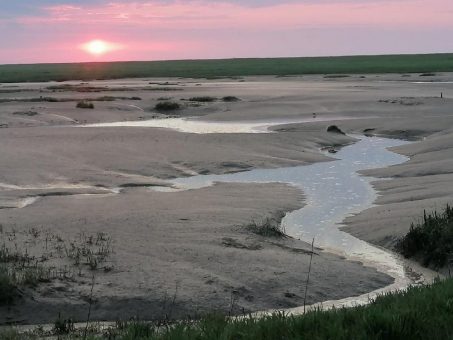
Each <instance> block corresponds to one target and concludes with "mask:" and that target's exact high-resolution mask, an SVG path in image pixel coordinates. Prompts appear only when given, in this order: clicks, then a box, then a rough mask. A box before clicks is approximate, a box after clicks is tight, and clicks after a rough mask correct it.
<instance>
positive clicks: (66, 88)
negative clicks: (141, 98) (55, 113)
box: [46, 84, 183, 93]
mask: <svg viewBox="0 0 453 340" xmlns="http://www.w3.org/2000/svg"><path fill="white" fill-rule="evenodd" d="M46 89H47V90H49V91H52V92H81V93H93V92H95V93H97V92H132V91H182V90H183V89H181V88H177V87H152V86H145V87H126V86H123V87H107V86H87V85H72V84H62V85H54V86H48V87H47V88H46Z"/></svg>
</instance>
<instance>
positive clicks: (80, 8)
mask: <svg viewBox="0 0 453 340" xmlns="http://www.w3.org/2000/svg"><path fill="white" fill-rule="evenodd" d="M19 1H20V0H19ZM32 2H33V1H32ZM58 2H59V1H52V4H47V5H46V1H45V0H43V1H41V5H38V7H37V8H36V10H34V11H30V12H26V11H23V12H21V11H19V12H15V13H14V15H12V14H11V15H8V16H0V29H1V30H2V32H3V33H2V37H1V38H0V39H1V40H2V50H1V52H0V63H34V62H72V61H92V60H97V61H108V60H156V59H186V58H230V57H273V56H315V55H344V54H388V53H430V52H453V38H452V36H453V1H452V0H430V1H426V0H393V1H386V0H363V1H358V0H324V1H288V2H286V1H272V2H270V3H268V4H267V5H259V2H257V1H255V3H254V4H253V5H252V4H250V3H247V1H244V2H240V3H239V2H234V1H233V2H231V1H229V2H227V1H225V2H222V1H206V0H198V1H167V2H163V1H117V2H111V1H109V2H107V1H105V2H104V1H101V0H100V1H97V2H96V1H94V2H96V4H95V5H92V4H90V3H93V2H88V4H87V1H81V2H76V1H68V2H60V3H58ZM71 2H72V4H71ZM77 3H79V4H77ZM80 3H81V4H80ZM242 3H247V4H246V5H243V4H242ZM257 4H258V5H257ZM2 6H3V5H0V10H1V8H2ZM93 39H102V40H105V41H108V42H110V43H112V44H116V46H119V45H121V47H122V48H119V49H115V50H113V51H111V52H110V53H106V54H104V55H102V56H98V57H94V56H92V55H90V54H88V53H86V51H84V50H82V49H81V48H80V46H81V45H82V44H84V43H86V42H87V41H90V40H93Z"/></svg>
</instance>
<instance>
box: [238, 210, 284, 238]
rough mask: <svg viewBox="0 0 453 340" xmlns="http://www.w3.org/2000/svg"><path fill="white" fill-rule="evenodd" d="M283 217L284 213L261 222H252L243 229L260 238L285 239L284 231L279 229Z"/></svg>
mask: <svg viewBox="0 0 453 340" xmlns="http://www.w3.org/2000/svg"><path fill="white" fill-rule="evenodd" d="M284 216H285V214H284V213H280V214H277V215H276V216H273V217H266V218H265V219H263V220H262V221H253V222H252V223H250V224H249V225H247V226H245V228H246V229H247V230H249V231H251V232H252V233H254V234H257V235H260V236H264V237H273V238H284V237H287V236H286V234H285V231H284V230H282V228H281V221H282V218H283V217H284Z"/></svg>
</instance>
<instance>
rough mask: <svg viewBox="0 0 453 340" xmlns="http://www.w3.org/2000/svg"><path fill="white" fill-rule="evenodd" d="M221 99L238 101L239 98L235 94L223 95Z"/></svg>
mask: <svg viewBox="0 0 453 340" xmlns="http://www.w3.org/2000/svg"><path fill="white" fill-rule="evenodd" d="M222 100H223V101H224V102H238V101H240V99H239V98H238V97H235V96H225V97H223V98H222Z"/></svg>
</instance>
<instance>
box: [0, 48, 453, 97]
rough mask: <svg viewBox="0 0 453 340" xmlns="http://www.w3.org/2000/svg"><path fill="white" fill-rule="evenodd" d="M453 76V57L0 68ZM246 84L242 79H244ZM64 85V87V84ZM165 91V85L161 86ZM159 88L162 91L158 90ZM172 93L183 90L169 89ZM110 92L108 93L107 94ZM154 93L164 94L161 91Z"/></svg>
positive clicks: (86, 74)
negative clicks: (428, 74)
mask: <svg viewBox="0 0 453 340" xmlns="http://www.w3.org/2000/svg"><path fill="white" fill-rule="evenodd" d="M450 71H453V54H446V53H444V54H414V55H376V56H342V57H314V58H313V57H308V58H249V59H216V60H174V61H152V62H110V63H102V64H99V63H79V64H34V65H33V64H31V65H0V82H2V83H18V82H25V81H30V82H32V81H35V82H37V81H38V82H41V81H50V80H55V81H64V80H84V81H89V80H95V79H120V78H142V77H166V78H167V77H184V78H207V79H225V78H227V77H230V79H237V78H238V77H241V76H258V75H300V74H334V75H339V74H367V73H369V74H373V73H374V74H377V73H421V72H425V73H428V72H431V73H432V72H450ZM240 81H242V80H240ZM63 85H64V84H63ZM160 87H161V88H163V87H162V86H160ZM156 88H159V86H156ZM166 88H167V89H168V90H170V91H175V89H176V90H181V89H178V88H169V87H166ZM109 91H110V89H109ZM156 91H164V90H163V89H159V90H157V89H156Z"/></svg>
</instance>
